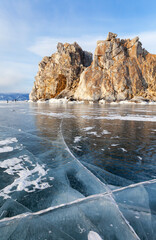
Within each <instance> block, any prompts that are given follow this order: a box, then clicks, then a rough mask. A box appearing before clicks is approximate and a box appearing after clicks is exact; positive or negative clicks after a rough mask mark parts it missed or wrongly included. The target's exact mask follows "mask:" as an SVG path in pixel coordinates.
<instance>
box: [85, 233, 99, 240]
mask: <svg viewBox="0 0 156 240" xmlns="http://www.w3.org/2000/svg"><path fill="white" fill-rule="evenodd" d="M88 240H102V238H101V237H100V236H99V234H98V233H96V232H94V231H90V232H89V233H88Z"/></svg>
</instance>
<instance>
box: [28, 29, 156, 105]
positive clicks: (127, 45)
mask: <svg viewBox="0 0 156 240" xmlns="http://www.w3.org/2000/svg"><path fill="white" fill-rule="evenodd" d="M57 49H58V52H57V53H55V54H53V55H52V56H51V57H45V58H43V60H42V62H41V63H40V64H39V72H38V74H37V76H36V81H35V83H34V87H33V90H32V92H31V93H30V99H31V100H33V101H36V100H38V99H49V98H61V97H67V98H73V99H76V100H91V101H98V100H100V99H105V100H107V101H116V100H117V101H120V100H126V99H132V98H134V97H137V96H139V97H143V98H145V99H149V100H156V55H154V54H150V53H148V52H147V51H146V50H145V49H144V48H142V44H141V42H140V41H139V38H138V37H135V38H134V39H132V40H130V39H119V38H117V34H114V33H109V34H108V36H107V39H106V40H105V41H98V42H97V47H96V49H95V53H94V59H93V61H92V54H91V53H88V52H85V51H83V50H82V49H81V48H80V46H79V45H78V44H77V43H74V44H67V43H66V44H64V45H63V44H61V43H59V44H58V47H57ZM91 62H92V63H91Z"/></svg>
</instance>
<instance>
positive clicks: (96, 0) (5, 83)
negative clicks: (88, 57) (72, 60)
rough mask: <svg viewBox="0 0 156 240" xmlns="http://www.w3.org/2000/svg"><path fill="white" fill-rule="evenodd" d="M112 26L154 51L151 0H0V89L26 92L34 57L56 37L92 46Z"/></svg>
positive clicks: (50, 49) (50, 48) (52, 46)
mask: <svg viewBox="0 0 156 240" xmlns="http://www.w3.org/2000/svg"><path fill="white" fill-rule="evenodd" d="M109 31H111V32H115V33H117V34H118V37H120V38H127V37H130V38H133V37H135V36H139V37H140V40H141V42H142V43H143V47H145V48H146V49H147V50H148V51H150V52H151V53H155V54H156V1H155V0H148V1H147V0H135V1H134V0H131V1H130V0H129V1H125V0H78V1H77V0H0V56H1V57H0V92H30V91H31V88H32V86H33V82H34V76H35V75H36V73H37V70H38V63H39V62H40V61H41V59H42V57H44V56H45V55H51V54H52V53H54V52H55V51H56V45H57V43H58V42H70V43H72V42H74V41H77V42H78V43H79V45H80V46H81V47H82V48H83V49H84V50H88V51H91V52H94V49H95V47H96V41H97V40H102V39H105V38H106V36H107V33H108V32H109Z"/></svg>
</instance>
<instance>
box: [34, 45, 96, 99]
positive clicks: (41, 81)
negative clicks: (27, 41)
mask: <svg viewBox="0 0 156 240" xmlns="http://www.w3.org/2000/svg"><path fill="white" fill-rule="evenodd" d="M91 62H92V53H89V52H86V51H83V50H82V49H81V47H80V46H79V45H78V44H77V43H76V42H75V43H74V44H68V43H65V44H62V43H58V45H57V52H56V53H54V54H52V56H51V57H44V58H43V59H42V61H41V62H40V63H39V71H38V73H37V76H36V77H35V82H34V86H33V89H32V91H31V93H30V95H29V98H30V100H32V101H37V100H39V99H44V100H45V99H50V98H56V97H57V98H59V97H66V96H67V97H68V98H69V97H72V96H73V94H74V90H75V88H76V87H77V85H78V82H79V79H80V74H81V73H82V72H83V70H84V69H85V68H86V67H88V66H90V64H91Z"/></svg>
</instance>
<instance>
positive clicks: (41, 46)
mask: <svg viewBox="0 0 156 240" xmlns="http://www.w3.org/2000/svg"><path fill="white" fill-rule="evenodd" d="M105 37H106V36H103V38H105ZM99 39H102V37H98V36H97V37H95V36H94V37H92V36H82V37H79V38H73V37H71V38H70V37H68V38H52V37H40V38H38V39H37V40H36V42H34V44H33V45H32V46H30V47H29V48H28V50H29V51H30V52H32V53H34V54H36V55H39V56H41V57H44V56H50V55H51V54H52V53H54V52H56V50H57V43H58V42H62V43H65V42H68V43H74V42H77V43H78V44H79V45H80V46H81V47H82V49H83V50H86V51H90V52H93V53H94V50H95V47H96V42H97V40H99Z"/></svg>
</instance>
